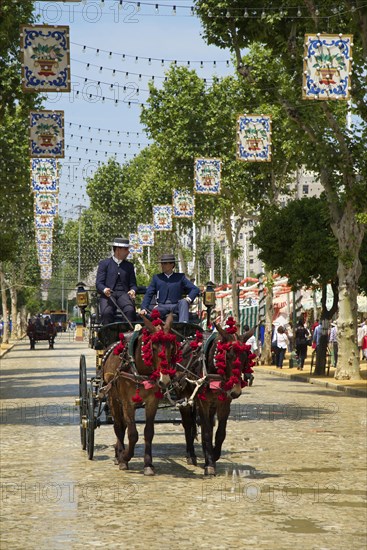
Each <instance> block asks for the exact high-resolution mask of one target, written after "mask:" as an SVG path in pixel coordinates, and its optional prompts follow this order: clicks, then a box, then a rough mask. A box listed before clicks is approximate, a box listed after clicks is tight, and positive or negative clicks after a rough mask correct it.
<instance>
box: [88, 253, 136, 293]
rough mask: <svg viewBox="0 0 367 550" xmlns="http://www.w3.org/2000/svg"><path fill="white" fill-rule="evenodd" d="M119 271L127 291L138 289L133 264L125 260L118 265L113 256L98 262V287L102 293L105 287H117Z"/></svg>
mask: <svg viewBox="0 0 367 550" xmlns="http://www.w3.org/2000/svg"><path fill="white" fill-rule="evenodd" d="M119 272H120V278H121V281H122V284H123V286H124V290H125V292H128V291H129V290H135V292H136V291H137V289H138V287H137V285H136V277H135V270H134V266H133V264H132V263H130V262H128V261H127V260H124V261H123V262H121V263H120V265H119V266H118V265H117V263H116V262H115V261H114V260H113V259H112V257H111V258H107V260H102V261H101V262H99V264H98V270H97V278H96V287H97V290H98V292H99V293H100V294H103V291H104V289H105V288H110V289H111V290H113V289H114V288H115V285H116V282H117V276H118V273H119Z"/></svg>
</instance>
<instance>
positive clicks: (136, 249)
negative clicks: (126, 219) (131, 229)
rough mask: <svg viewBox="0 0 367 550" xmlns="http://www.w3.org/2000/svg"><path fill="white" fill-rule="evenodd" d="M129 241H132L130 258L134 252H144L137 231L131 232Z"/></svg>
mask: <svg viewBox="0 0 367 550" xmlns="http://www.w3.org/2000/svg"><path fill="white" fill-rule="evenodd" d="M129 242H130V253H129V256H128V259H129V257H132V255H133V254H142V253H143V247H142V246H140V245H139V239H138V235H137V234H136V233H130V234H129Z"/></svg>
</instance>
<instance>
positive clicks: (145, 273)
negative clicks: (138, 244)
mask: <svg viewBox="0 0 367 550" xmlns="http://www.w3.org/2000/svg"><path fill="white" fill-rule="evenodd" d="M135 259H137V260H138V262H139V264H140V265H141V268H142V270H143V273H144V275H145V276H146V277H148V271H147V268H146V267H145V263H144V261H143V260H142V258H141V257H140V254H136V257H135Z"/></svg>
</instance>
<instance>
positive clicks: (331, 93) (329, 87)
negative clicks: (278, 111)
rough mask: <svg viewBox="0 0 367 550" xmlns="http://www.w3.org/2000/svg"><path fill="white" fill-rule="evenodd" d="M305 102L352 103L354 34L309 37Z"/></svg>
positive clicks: (305, 72) (303, 94) (304, 87)
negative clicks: (342, 100) (311, 100)
mask: <svg viewBox="0 0 367 550" xmlns="http://www.w3.org/2000/svg"><path fill="white" fill-rule="evenodd" d="M304 46H305V50H304V59H303V87H302V98H303V99H346V100H348V99H350V90H351V72H352V63H351V62H352V46H353V35H351V34H306V35H305V45H304Z"/></svg>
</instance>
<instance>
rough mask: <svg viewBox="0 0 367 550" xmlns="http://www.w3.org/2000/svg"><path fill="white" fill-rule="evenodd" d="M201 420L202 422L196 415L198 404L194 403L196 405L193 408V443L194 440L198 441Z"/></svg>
mask: <svg viewBox="0 0 367 550" xmlns="http://www.w3.org/2000/svg"><path fill="white" fill-rule="evenodd" d="M199 420H200V417H199V416H198V415H197V413H196V403H195V401H194V404H193V406H192V409H191V421H192V422H191V430H192V431H191V436H192V441H194V439H196V441H198V425H199Z"/></svg>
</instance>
